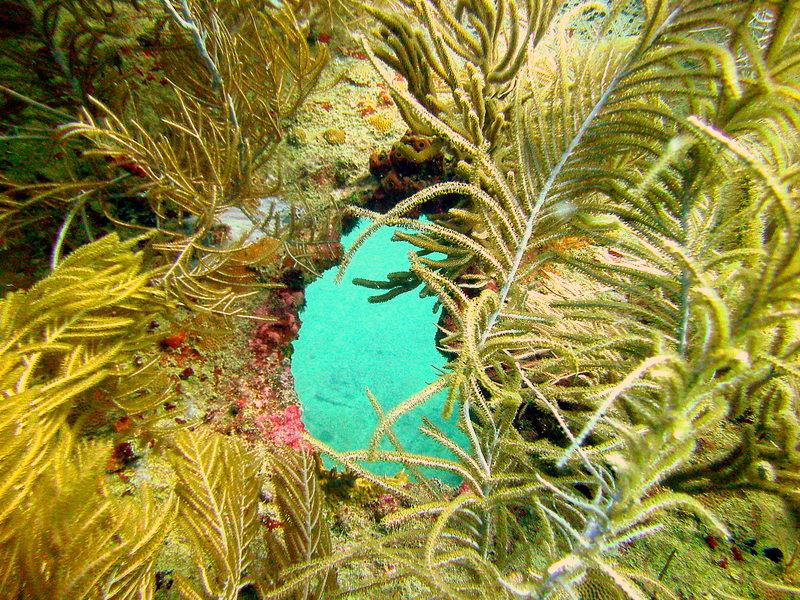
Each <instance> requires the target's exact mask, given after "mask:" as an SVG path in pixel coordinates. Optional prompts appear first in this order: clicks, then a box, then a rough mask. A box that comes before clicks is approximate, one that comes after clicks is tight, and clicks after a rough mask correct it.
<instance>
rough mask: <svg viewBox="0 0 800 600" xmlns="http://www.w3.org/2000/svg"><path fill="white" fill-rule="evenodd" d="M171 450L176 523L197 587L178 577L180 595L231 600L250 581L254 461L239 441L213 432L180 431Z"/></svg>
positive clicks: (256, 487)
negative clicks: (185, 539)
mask: <svg viewBox="0 0 800 600" xmlns="http://www.w3.org/2000/svg"><path fill="white" fill-rule="evenodd" d="M175 451H176V452H175V457H174V460H173V465H174V467H175V471H176V472H177V475H178V485H177V489H176V491H177V494H178V498H179V502H180V504H179V507H180V514H181V517H182V519H181V521H182V523H183V524H185V526H186V529H187V531H188V532H189V534H190V537H191V540H192V549H193V552H194V554H195V565H196V566H197V569H198V576H199V580H200V589H201V591H197V589H196V587H195V586H194V585H192V584H190V583H189V581H188V580H181V581H180V582H179V586H180V591H181V595H182V597H184V598H188V599H194V598H214V599H219V600H223V599H225V600H235V599H236V598H237V597H238V595H239V592H240V590H241V589H242V588H243V587H245V586H246V585H248V584H251V583H253V579H252V577H253V573H252V566H253V561H254V559H255V555H254V552H255V546H254V542H255V540H256V538H257V535H258V533H259V529H260V526H261V524H260V521H259V519H258V497H259V492H260V482H261V479H260V477H259V466H258V463H257V461H256V460H255V459H254V457H253V455H252V454H251V453H250V452H248V450H247V449H246V448H245V447H244V445H243V444H242V443H241V442H239V441H236V440H233V439H231V438H226V437H224V436H222V435H220V434H217V433H200V432H192V431H183V432H181V433H180V434H178V435H177V436H176V439H175Z"/></svg>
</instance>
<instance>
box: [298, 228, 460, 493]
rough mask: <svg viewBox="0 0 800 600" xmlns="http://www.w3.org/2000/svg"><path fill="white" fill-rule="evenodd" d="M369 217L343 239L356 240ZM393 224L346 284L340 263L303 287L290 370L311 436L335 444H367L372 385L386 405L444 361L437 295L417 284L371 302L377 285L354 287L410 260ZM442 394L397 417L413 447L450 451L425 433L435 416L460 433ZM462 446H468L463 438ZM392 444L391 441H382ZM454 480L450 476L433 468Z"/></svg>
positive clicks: (386, 470)
mask: <svg viewBox="0 0 800 600" xmlns="http://www.w3.org/2000/svg"><path fill="white" fill-rule="evenodd" d="M364 225H365V224H364V223H363V222H362V223H360V224H359V227H357V228H356V229H355V230H354V231H352V232H351V233H350V234H348V235H347V236H345V237H343V238H342V243H343V244H344V246H345V248H349V246H350V245H351V244H352V242H353V241H354V240H355V238H356V237H357V236H358V234H359V232H360V231H361V230H362V229H363V227H364ZM393 232H394V228H390V227H384V228H382V229H381V230H379V231H378V232H377V233H376V234H375V235H374V236H372V237H371V238H369V239H368V240H367V241H366V243H365V244H364V245H363V246H362V247H361V248H360V249H359V251H358V252H357V253H356V255H355V257H354V258H353V261H352V263H351V264H350V266H349V268H348V269H347V272H346V273H345V279H344V281H343V282H342V284H341V285H337V284H336V283H335V281H334V280H335V278H336V271H337V269H336V268H332V269H329V270H328V271H326V272H325V273H324V274H323V276H322V277H320V278H319V279H317V280H316V281H314V282H313V283H312V284H311V285H309V286H308V287H307V288H306V308H305V309H304V310H303V313H302V315H301V318H302V321H303V325H302V327H301V328H300V335H299V338H298V339H297V340H296V341H295V342H294V352H293V354H292V372H293V374H294V378H295V382H296V387H297V393H298V395H299V397H300V401H301V403H302V405H303V421H304V422H305V424H306V427H307V428H308V430H309V431H310V432H311V434H312V435H313V436H315V437H316V438H318V439H319V440H321V441H323V442H324V443H326V444H328V445H329V446H331V447H332V448H334V449H335V450H338V451H347V450H359V449H365V448H367V447H368V445H369V441H370V438H371V436H372V434H373V432H374V430H375V427H376V425H377V422H378V419H377V416H376V415H375V411H374V410H373V408H372V405H371V404H370V402H369V399H368V398H367V395H366V388H369V389H370V390H371V391H372V392H373V394H374V395H375V397H376V398H377V399H378V401H379V402H380V404H381V406H382V407H383V409H384V411H386V412H388V411H389V410H391V409H392V408H393V407H394V406H396V405H397V404H399V403H401V402H402V401H404V400H406V399H407V398H409V397H410V396H412V395H413V394H415V393H416V392H418V391H420V390H421V389H422V388H424V387H425V385H427V384H428V383H431V382H432V381H433V380H434V379H435V378H436V373H437V371H436V369H437V368H441V367H443V366H444V364H445V359H444V357H443V356H442V355H441V354H440V353H439V352H438V351H437V350H436V347H435V343H434V335H435V333H436V322H437V321H438V318H439V313H438V311H437V312H436V313H434V312H433V306H434V299H433V298H422V299H421V298H419V295H418V294H417V293H416V292H412V293H407V294H401V295H400V296H398V297H396V298H394V299H393V300H391V301H389V302H384V303H380V304H370V303H369V302H368V301H367V298H368V297H369V296H371V295H374V294H376V293H380V292H376V291H375V290H370V289H369V288H364V287H361V286H357V285H354V284H353V283H352V280H353V279H354V278H356V277H361V278H366V279H376V280H383V279H385V277H386V274H387V273H389V272H392V271H403V270H406V269H407V268H408V251H409V250H410V249H411V248H412V246H411V245H410V244H408V243H407V242H393V241H391V237H392V234H393ZM443 402H444V394H443V393H442V394H440V395H439V396H438V397H436V398H435V399H433V400H432V401H430V402H428V403H427V404H425V405H423V406H421V407H419V408H418V409H416V410H415V411H414V412H412V413H410V414H409V415H406V416H404V417H403V418H402V419H400V420H399V421H398V422H397V424H396V425H395V427H394V431H395V433H396V434H397V436H398V438H399V439H400V442H401V443H402V444H403V445H404V447H405V450H407V451H409V452H413V453H416V454H425V455H430V456H447V457H452V455H450V453H449V452H448V451H446V450H444V449H443V448H442V447H441V446H440V445H439V444H437V443H436V442H435V441H433V440H432V439H430V438H429V437H427V436H425V435H423V434H422V433H420V432H419V426H420V425H421V424H422V417H423V416H425V417H428V418H429V419H431V420H432V421H433V422H434V423H435V424H436V425H438V426H439V428H440V429H442V430H444V431H445V432H446V433H447V434H448V435H449V436H450V437H452V438H454V439H456V440H459V442H460V441H461V440H463V434H462V433H461V432H460V431H459V430H458V429H457V428H456V419H455V417H453V418H452V419H451V420H449V421H445V420H444V419H443V418H442V417H441V409H442V404H443ZM462 445H463V444H462ZM383 447H385V448H387V449H388V448H390V445H389V444H388V441H386V440H385V441H384V446H383ZM370 470H372V471H373V472H375V473H378V474H387V475H388V474H394V473H396V472H397V471H398V470H399V468H398V466H396V465H390V464H384V463H375V464H371V465H370ZM436 475H437V476H438V477H440V478H441V479H443V480H446V481H447V482H448V483H451V484H452V483H456V484H457V481H455V480H454V478H453V477H447V476H444V475H443V474H442V473H436Z"/></svg>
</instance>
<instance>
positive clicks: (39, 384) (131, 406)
mask: <svg viewBox="0 0 800 600" xmlns="http://www.w3.org/2000/svg"><path fill="white" fill-rule="evenodd" d="M138 241H139V240H136V239H134V240H130V241H127V242H123V241H120V239H119V238H118V237H117V236H116V235H110V236H107V237H105V238H102V239H100V240H98V241H96V242H94V243H92V244H89V245H87V246H84V247H83V248H81V249H80V250H78V251H76V252H75V253H73V254H72V255H70V256H69V257H67V258H66V259H65V260H64V261H63V262H62V263H61V265H59V267H58V268H56V269H55V271H54V272H53V273H52V274H51V275H50V276H49V277H46V278H45V279H43V280H42V281H40V282H39V283H37V284H36V285H35V286H33V287H32V288H31V289H30V290H28V291H23V292H15V293H11V294H9V295H8V296H7V297H6V298H5V299H4V300H3V301H2V302H0V389H1V390H2V396H3V401H2V403H0V444H1V445H2V448H3V452H2V455H0V527H2V528H3V534H4V536H5V535H7V534H8V524H7V523H6V519H7V518H8V516H9V514H10V513H11V512H12V511H13V510H14V509H15V508H16V507H17V506H19V504H20V503H21V502H23V501H24V499H25V497H26V495H27V493H28V492H29V490H30V489H31V487H32V486H33V485H34V484H35V482H36V480H37V478H38V477H39V476H40V475H41V474H42V473H44V472H45V471H47V470H48V468H50V466H51V464H52V463H53V461H54V454H53V453H54V452H55V448H56V447H57V446H58V443H59V439H60V438H61V437H63V435H64V434H65V432H71V431H77V430H80V427H81V416H82V414H81V412H80V411H78V410H76V407H77V406H78V405H79V404H80V405H82V406H84V407H85V406H86V405H87V404H92V403H94V404H95V405H97V404H98V403H99V402H106V403H109V404H110V406H112V407H113V405H117V406H118V407H120V408H122V409H124V410H125V411H126V412H129V413H139V412H143V411H145V410H148V409H150V408H152V407H154V406H157V405H158V404H160V403H162V402H163V401H164V400H165V399H167V397H168V393H169V391H168V385H167V384H166V382H165V380H163V379H162V378H161V377H160V376H159V375H158V373H157V372H155V371H153V369H152V365H151V364H150V363H147V361H146V359H145V356H146V355H147V354H148V353H151V351H152V347H153V343H154V342H153V340H152V338H151V336H150V335H149V334H148V332H147V324H148V323H149V322H150V320H151V319H152V317H153V316H154V315H155V314H156V313H159V312H161V311H162V310H163V309H164V308H165V307H166V306H167V303H166V301H165V296H164V293H163V292H162V291H160V290H158V289H157V288H154V287H152V286H151V285H150V279H151V278H152V277H153V276H154V275H155V273H152V272H148V271H145V269H144V267H143V264H142V260H143V258H142V255H141V254H140V253H135V252H134V251H133V249H134V248H135V246H136V244H137V243H138Z"/></svg>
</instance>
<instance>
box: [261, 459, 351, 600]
mask: <svg viewBox="0 0 800 600" xmlns="http://www.w3.org/2000/svg"><path fill="white" fill-rule="evenodd" d="M318 460H319V459H318V457H317V456H316V455H315V454H314V453H312V452H311V451H310V450H301V451H299V452H292V453H289V452H286V453H281V454H280V455H278V454H276V455H273V456H272V457H271V460H270V465H269V467H270V472H271V478H270V479H271V482H272V487H273V490H274V498H275V503H276V504H277V508H278V516H279V519H280V521H279V526H278V527H276V528H274V529H272V530H270V531H267V533H266V534H265V535H266V542H267V546H268V548H269V556H270V558H271V561H270V562H271V566H270V568H269V569H267V570H265V572H264V576H265V577H264V580H263V581H262V582H261V585H260V589H261V592H262V595H263V596H264V597H265V598H296V599H298V600H303V599H308V600H312V599H322V598H329V597H331V595H332V594H333V593H334V592H335V591H336V588H337V586H336V569H335V566H334V565H329V566H328V568H323V569H320V570H319V575H318V576H317V577H316V578H309V579H303V582H302V583H301V584H299V585H296V584H294V582H293V581H292V579H293V577H292V575H293V574H294V571H295V570H296V569H298V567H300V568H302V567H303V566H304V565H307V564H313V563H324V562H325V561H328V560H330V559H331V557H332V556H334V553H333V549H332V546H331V537H330V529H329V526H328V523H327V522H326V520H325V519H326V514H325V511H324V508H323V492H322V490H321V489H320V486H319V481H318V478H317V468H318Z"/></svg>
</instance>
